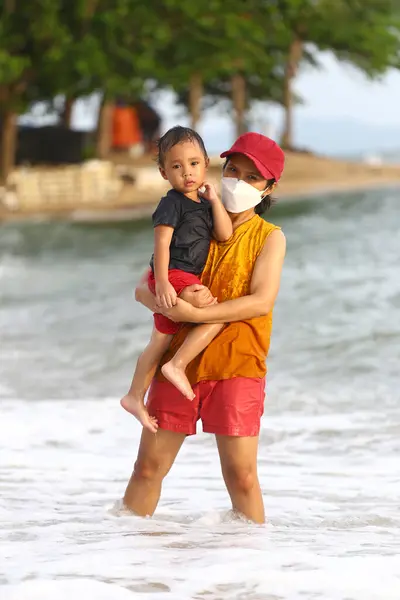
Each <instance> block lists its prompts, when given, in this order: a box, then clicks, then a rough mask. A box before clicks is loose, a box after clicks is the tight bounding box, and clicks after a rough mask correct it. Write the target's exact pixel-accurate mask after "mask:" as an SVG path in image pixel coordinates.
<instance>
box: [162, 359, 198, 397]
mask: <svg viewBox="0 0 400 600" xmlns="http://www.w3.org/2000/svg"><path fill="white" fill-rule="evenodd" d="M161 371H162V374H163V375H164V377H166V378H167V379H168V381H170V382H171V383H172V384H173V385H174V386H175V387H176V388H177V389H178V390H179V391H180V392H181V394H183V395H184V396H185V397H186V398H187V399H188V400H194V398H195V396H196V395H195V393H194V392H193V390H192V386H191V385H190V383H189V379H188V378H187V377H186V373H185V370H184V369H182V368H180V367H178V366H176V365H175V364H174V362H173V360H170V361H169V362H167V363H165V365H163V366H162V367H161Z"/></svg>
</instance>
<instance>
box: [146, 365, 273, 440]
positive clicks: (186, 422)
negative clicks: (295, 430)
mask: <svg viewBox="0 0 400 600" xmlns="http://www.w3.org/2000/svg"><path fill="white" fill-rule="evenodd" d="M193 391H194V393H195V394H196V397H195V399H194V400H193V401H191V400H188V399H187V398H185V397H184V396H183V395H182V394H181V393H180V392H179V391H178V390H177V389H176V387H175V386H173V385H172V383H170V382H169V381H157V379H153V382H152V384H151V387H150V391H149V396H148V400H147V409H148V411H149V413H150V415H151V416H153V417H156V419H157V420H158V424H159V426H160V427H161V429H167V430H168V431H176V432H177V433H186V434H187V435H193V434H195V433H196V424H197V421H198V420H199V419H201V421H202V424H203V431H205V432H206V433H215V434H217V435H231V436H238V437H248V436H257V435H258V434H259V432H260V420H261V416H262V414H263V412H264V398H265V378H263V379H257V378H250V377H235V378H234V379H221V380H220V381H200V382H199V383H197V384H196V385H195V386H194V387H193Z"/></svg>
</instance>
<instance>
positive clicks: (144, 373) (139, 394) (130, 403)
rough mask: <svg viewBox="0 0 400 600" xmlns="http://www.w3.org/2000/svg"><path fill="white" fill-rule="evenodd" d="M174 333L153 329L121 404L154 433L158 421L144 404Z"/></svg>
mask: <svg viewBox="0 0 400 600" xmlns="http://www.w3.org/2000/svg"><path fill="white" fill-rule="evenodd" d="M171 339H172V335H168V334H166V333H161V332H160V331H157V329H156V328H154V329H153V332H152V334H151V338H150V342H149V343H148V345H147V346H146V348H145V349H144V350H143V352H142V354H141V355H140V356H139V359H138V361H137V364H136V369H135V373H134V375H133V379H132V383H131V387H130V388H129V392H128V393H127V395H126V396H124V397H123V398H122V400H121V406H122V407H123V408H125V410H127V411H128V412H130V413H131V414H132V415H133V416H134V417H136V418H137V420H138V421H139V423H141V424H142V425H143V427H146V428H147V429H149V430H150V431H152V432H153V433H155V432H156V431H157V422H156V420H155V419H154V418H153V417H150V416H149V413H148V412H147V409H146V407H145V405H144V396H145V394H146V392H147V390H148V388H149V386H150V383H151V380H152V379H153V377H154V374H155V372H156V369H157V367H158V364H159V362H160V360H161V357H162V356H163V354H164V353H165V352H166V351H167V349H168V347H169V345H170V343H171Z"/></svg>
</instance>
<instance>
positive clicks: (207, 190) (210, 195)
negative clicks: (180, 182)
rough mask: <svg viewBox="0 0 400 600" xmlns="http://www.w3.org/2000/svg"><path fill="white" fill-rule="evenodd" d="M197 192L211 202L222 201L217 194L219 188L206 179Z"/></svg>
mask: <svg viewBox="0 0 400 600" xmlns="http://www.w3.org/2000/svg"><path fill="white" fill-rule="evenodd" d="M197 192H198V194H199V195H200V196H201V197H202V198H204V199H205V200H208V201H209V202H210V203H211V204H214V203H215V202H221V201H220V199H219V196H218V194H217V190H216V189H215V187H214V186H213V184H212V183H207V182H206V181H205V182H204V183H203V185H202V186H201V187H200V188H199V189H198V190H197Z"/></svg>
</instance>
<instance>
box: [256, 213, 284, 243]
mask: <svg viewBox="0 0 400 600" xmlns="http://www.w3.org/2000/svg"><path fill="white" fill-rule="evenodd" d="M254 229H256V230H257V231H259V232H260V234H261V235H262V236H263V237H265V238H267V237H268V236H269V235H270V234H271V233H272V232H273V231H282V230H281V227H279V225H275V224H274V223H270V222H269V221H265V220H264V219H263V218H262V217H260V216H259V215H257V218H256V219H254Z"/></svg>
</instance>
